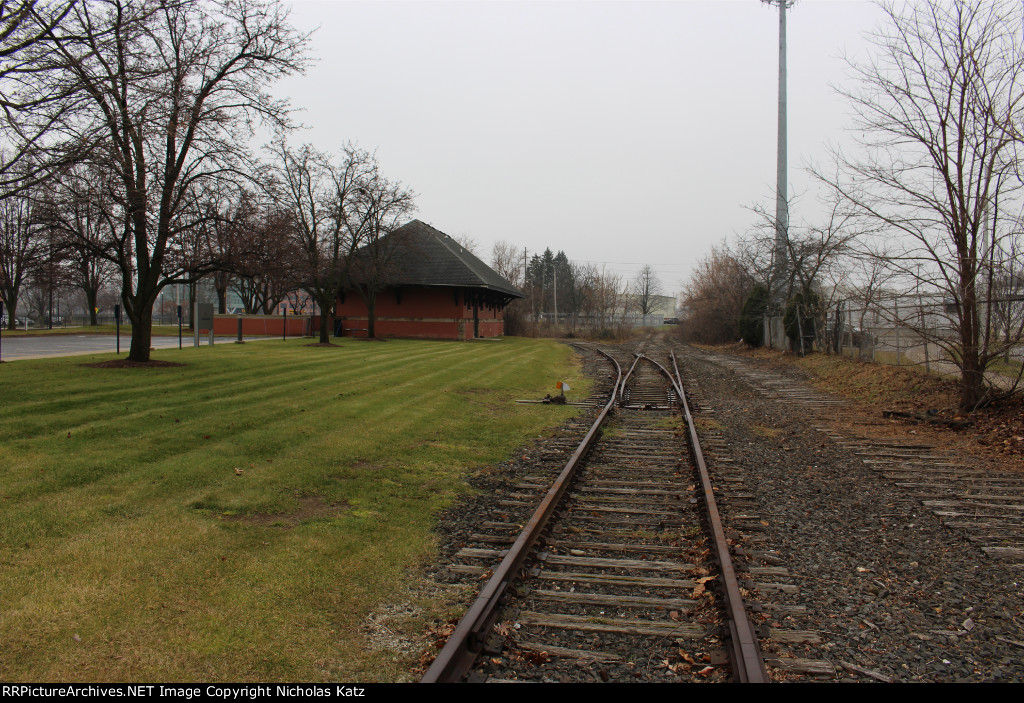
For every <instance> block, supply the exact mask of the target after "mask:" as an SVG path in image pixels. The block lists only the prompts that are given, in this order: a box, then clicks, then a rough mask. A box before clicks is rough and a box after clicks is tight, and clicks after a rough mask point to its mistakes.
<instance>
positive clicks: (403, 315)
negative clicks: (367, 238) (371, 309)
mask: <svg viewBox="0 0 1024 703" xmlns="http://www.w3.org/2000/svg"><path fill="white" fill-rule="evenodd" d="M387 237H392V238H394V240H393V241H400V242H401V244H400V245H398V246H396V247H395V250H394V254H393V256H392V257H391V261H390V263H389V267H390V268H391V272H390V273H389V274H388V280H389V281H390V283H389V285H388V286H387V287H385V288H384V289H383V290H381V291H380V292H379V293H377V299H376V322H375V336H377V337H415V338H426V339H474V338H481V337H498V336H501V334H502V333H503V332H504V328H505V322H504V319H503V311H504V309H505V306H506V305H508V304H509V303H510V302H511V301H512V300H513V299H515V298H521V297H523V294H522V292H520V291H519V289H518V288H516V287H515V286H513V285H512V284H511V283H509V282H508V281H506V280H505V279H504V278H502V277H501V276H500V275H498V273H497V272H496V271H494V269H492V268H491V267H490V266H488V265H487V264H485V263H484V262H482V261H481V260H480V259H478V258H477V257H475V256H474V255H473V254H471V253H470V252H469V251H468V250H467V249H465V248H464V247H463V246H462V245H460V244H459V243H458V242H456V241H455V240H454V239H452V238H451V237H449V236H448V235H447V234H445V233H444V232H441V231H439V230H436V229H434V228H433V227H431V226H430V225H428V224H424V223H423V222H420V221H419V220H413V221H412V222H410V223H408V224H406V225H403V226H402V227H399V228H398V229H397V230H395V231H394V232H392V233H391V234H389V235H387ZM387 237H385V238H383V239H386V238H387ZM383 239H382V241H383ZM367 322H368V317H367V310H366V304H365V303H364V302H363V299H362V298H361V297H360V296H359V294H358V293H357V292H356V291H346V292H345V293H343V294H342V295H341V296H340V297H339V298H338V304H337V308H336V310H335V316H334V326H335V329H334V333H335V335H336V336H343V337H353V336H354V337H365V336H366V334H367V332H366V329H367Z"/></svg>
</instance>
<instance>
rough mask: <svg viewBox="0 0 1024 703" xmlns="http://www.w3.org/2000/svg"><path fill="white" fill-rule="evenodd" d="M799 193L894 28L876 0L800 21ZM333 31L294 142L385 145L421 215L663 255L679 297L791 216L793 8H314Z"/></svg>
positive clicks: (795, 139)
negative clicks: (858, 60)
mask: <svg viewBox="0 0 1024 703" xmlns="http://www.w3.org/2000/svg"><path fill="white" fill-rule="evenodd" d="M789 12H790V14H789V15H788V44H789V96H790V99H789V135H790V136H789V163H790V178H789V181H790V192H791V194H793V193H807V195H806V196H805V197H804V199H803V201H802V202H800V203H798V204H797V206H796V207H795V211H794V213H793V216H792V217H793V219H794V222H796V221H798V220H800V219H801V218H802V217H806V218H813V217H814V216H815V215H816V214H817V209H816V208H815V206H814V186H813V184H812V183H811V181H810V179H809V178H808V176H807V175H806V174H805V173H804V172H803V170H802V168H801V166H802V163H803V162H804V161H806V160H807V159H812V158H814V159H817V160H819V161H820V160H822V159H824V158H825V145H826V144H827V143H828V142H837V141H839V140H841V139H842V136H843V131H842V130H843V126H844V124H845V123H846V122H847V113H848V108H847V106H846V105H845V104H844V103H843V102H842V100H841V99H840V98H838V97H837V96H835V95H834V94H833V91H832V90H831V88H830V87H829V86H830V84H833V83H839V82H843V81H844V80H845V76H846V69H845V64H844V63H843V61H842V59H841V55H842V54H843V53H844V51H845V52H848V53H852V54H861V55H862V54H863V51H864V48H863V47H864V42H863V40H862V37H861V34H862V32H863V31H864V30H867V29H871V28H872V27H873V26H874V25H875V23H876V22H877V21H878V12H877V10H876V8H874V6H872V5H871V4H870V3H867V2H861V1H854V0H801V1H800V2H797V3H796V6H795V7H794V8H793V9H792V10H790V11H789ZM292 21H293V23H294V24H295V26H296V27H297V28H299V29H302V30H313V29H315V28H317V27H319V29H317V31H316V32H315V33H314V35H313V38H312V46H311V49H312V54H313V56H314V57H315V58H316V59H317V63H316V64H315V65H314V66H313V67H312V68H311V70H310V71H309V72H308V73H307V75H305V76H302V77H295V78H292V79H289V80H287V81H285V82H282V83H279V84H278V85H277V86H276V88H275V91H276V92H277V93H278V94H279V95H282V96H288V97H290V98H291V100H292V102H293V104H294V105H295V106H296V107H300V108H302V109H303V110H304V112H303V113H301V115H300V119H301V120H302V121H303V122H304V123H305V124H306V125H308V127H309V129H308V130H307V131H305V132H303V133H300V134H298V135H296V136H295V137H294V138H293V140H294V142H295V143H296V144H297V143H299V142H310V143H313V144H314V145H316V146H317V147H318V148H321V149H325V150H335V149H337V148H339V147H340V146H341V145H342V144H343V143H344V142H345V141H347V140H351V141H354V142H357V143H358V144H359V145H360V146H362V147H365V148H369V149H376V150H377V155H378V158H379V160H380V162H381V165H382V169H383V171H384V173H385V174H387V175H388V176H389V177H391V178H394V179H397V180H400V181H402V182H403V183H405V184H407V185H408V186H410V187H411V188H412V189H413V190H415V191H416V192H417V193H418V194H419V197H418V198H417V204H418V206H419V211H418V213H417V217H419V219H421V220H423V221H425V222H429V223H430V224H432V225H433V226H434V227H436V228H438V229H440V230H442V231H444V232H447V233H448V234H450V235H452V236H459V235H469V236H471V237H473V238H474V239H476V240H477V241H478V242H479V243H480V244H481V248H482V249H483V253H484V256H483V257H482V258H484V259H485V260H489V257H490V250H491V246H492V244H493V243H494V242H495V241H497V240H500V239H504V240H507V241H510V242H513V243H514V244H516V245H517V246H518V247H519V248H524V247H525V248H526V249H527V250H528V251H529V253H530V254H533V253H535V252H538V251H543V249H544V248H545V247H551V249H552V250H554V251H557V250H559V249H562V250H564V251H565V252H566V254H567V255H568V256H569V258H570V259H573V260H577V261H586V262H596V263H598V264H607V266H608V268H609V269H611V270H614V271H615V272H617V273H620V274H621V275H622V276H623V277H624V278H630V277H632V276H633V275H634V274H635V273H636V271H637V269H638V268H639V267H640V266H641V265H643V264H645V263H649V264H651V265H653V266H654V267H655V269H656V270H657V271H658V274H659V276H660V278H661V279H662V281H663V283H664V284H665V286H666V288H667V289H668V290H672V291H675V290H679V288H680V285H679V284H680V281H681V280H683V279H684V278H685V277H686V275H687V273H688V271H689V270H690V267H691V266H692V264H693V263H694V262H695V261H696V260H698V259H700V258H701V257H702V256H704V255H705V254H706V253H707V252H708V250H709V249H710V247H711V245H712V244H715V243H717V242H718V241H720V240H721V239H722V238H724V237H728V236H730V235H731V234H732V233H734V232H742V231H744V230H746V229H747V228H748V227H749V226H750V225H751V223H752V221H753V217H752V216H751V214H750V213H749V212H748V211H746V210H744V207H743V206H745V205H750V204H752V203H755V202H758V201H761V202H764V203H766V204H768V205H769V207H774V206H773V203H774V188H775V186H774V183H775V153H776V146H775V145H776V105H777V87H778V82H777V81H778V78H777V76H778V10H777V9H776V8H775V7H773V6H768V5H764V4H762V3H761V2H760V1H759V0H666V1H663V2H639V1H636V0H634V1H631V2H582V1H579V2H553V1H548V0H545V1H542V2H523V1H521V0H520V1H516V2H485V1H482V0H478V1H474V2H469V1H463V2H441V1H439V0H420V1H418V2H385V1H381V0H378V1H375V2H339V1H334V2H330V1H327V0H298V1H296V2H294V3H293V14H292Z"/></svg>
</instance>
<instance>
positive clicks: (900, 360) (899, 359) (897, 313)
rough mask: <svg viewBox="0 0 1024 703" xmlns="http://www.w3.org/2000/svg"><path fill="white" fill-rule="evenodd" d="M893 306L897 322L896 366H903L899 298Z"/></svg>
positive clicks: (893, 300)
mask: <svg viewBox="0 0 1024 703" xmlns="http://www.w3.org/2000/svg"><path fill="white" fill-rule="evenodd" d="M892 306H893V310H894V315H895V318H896V320H895V322H896V365H897V366H903V358H902V356H901V355H900V301H899V299H897V298H893V299H892Z"/></svg>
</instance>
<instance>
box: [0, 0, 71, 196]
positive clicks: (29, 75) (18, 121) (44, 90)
mask: <svg viewBox="0 0 1024 703" xmlns="http://www.w3.org/2000/svg"><path fill="white" fill-rule="evenodd" d="M75 2H76V0H66V1H60V2H47V1H45V0H15V1H13V2H9V1H6V0H5V1H3V2H0V136H2V139H3V149H2V151H0V197H8V196H10V195H16V194H18V193H21V192H22V191H23V190H25V189H26V188H31V187H33V186H35V185H37V184H39V183H41V182H42V181H44V180H46V179H47V178H48V177H49V176H50V174H51V172H52V170H53V169H54V168H56V167H58V166H60V165H61V164H66V163H69V162H70V161H72V160H73V159H74V158H75V157H76V156H77V154H78V149H77V148H76V147H77V146H79V145H78V144H77V143H75V142H74V141H68V140H67V139H62V138H61V136H60V133H59V130H58V129H57V128H58V127H59V126H62V125H63V124H64V121H65V120H66V119H67V118H68V117H69V115H72V114H74V112H75V109H76V107H77V105H76V103H77V97H78V96H76V92H77V88H76V87H74V86H67V85H65V86H63V87H61V88H59V89H54V86H53V84H52V83H50V82H49V81H47V80H45V78H44V76H45V75H46V74H47V71H48V70H49V69H50V68H51V66H52V65H51V61H50V58H51V56H52V54H53V50H54V42H55V36H54V33H55V32H56V30H57V29H58V28H59V26H60V24H61V23H62V22H63V21H65V19H66V17H67V15H68V13H69V12H71V10H72V8H73V7H74V5H75Z"/></svg>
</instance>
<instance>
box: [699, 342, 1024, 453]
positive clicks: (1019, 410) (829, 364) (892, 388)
mask: <svg viewBox="0 0 1024 703" xmlns="http://www.w3.org/2000/svg"><path fill="white" fill-rule="evenodd" d="M707 348H708V349H713V350H717V351H722V352H726V353H729V354H737V355H743V356H747V357H751V358H755V359H759V360H761V361H764V362H766V363H768V364H771V365H773V366H777V367H782V366H785V367H790V368H793V367H795V368H798V369H801V370H803V371H804V372H806V373H807V374H808V376H809V380H810V382H811V383H812V384H813V385H815V386H816V387H818V388H820V389H821V390H824V391H827V392H829V393H832V394H835V395H838V396H841V397H843V398H846V399H848V400H849V401H851V403H853V404H854V405H855V407H856V408H857V409H859V410H860V411H861V412H863V413H864V414H865V415H866V416H868V417H869V418H871V419H873V420H877V419H880V418H881V417H882V412H883V411H885V410H898V411H902V412H910V413H928V412H929V411H930V412H931V414H932V415H933V416H934V417H935V418H937V419H939V420H959V419H963V420H966V421H967V422H968V423H969V424H968V426H967V427H965V428H963V429H952V428H949V427H946V426H943V425H939V424H935V423H931V422H921V421H917V420H896V421H893V423H894V427H893V429H894V430H896V431H898V432H900V433H903V434H906V433H907V432H912V433H913V434H915V435H917V436H919V437H920V438H922V439H925V438H927V439H928V441H933V442H936V443H938V444H941V445H943V446H947V447H949V448H951V449H955V450H957V451H962V452H964V453H965V454H970V455H972V456H983V457H987V458H988V459H989V460H991V461H993V462H996V463H999V464H1003V465H1006V466H1014V467H1018V468H1021V469H1022V470H1024V399H1022V398H1021V396H1020V395H1016V396H1013V397H1010V398H1006V399H1003V400H1000V401H998V402H994V403H992V404H990V405H989V406H987V407H985V408H981V409H979V410H977V411H976V412H973V413H961V412H959V411H958V410H957V405H958V401H959V388H958V385H957V382H956V380H955V379H950V378H947V377H942V376H937V375H934V374H927V373H925V372H924V371H923V370H918V369H917V368H910V367H905V366H887V365H885V364H874V363H871V362H866V361H855V360H852V359H849V358H846V357H842V356H835V355H827V354H810V355H808V356H805V357H798V356H795V355H793V354H789V353H783V352H779V351H774V350H770V349H749V348H748V347H746V346H745V345H743V344H734V345H728V346H722V347H707Z"/></svg>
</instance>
